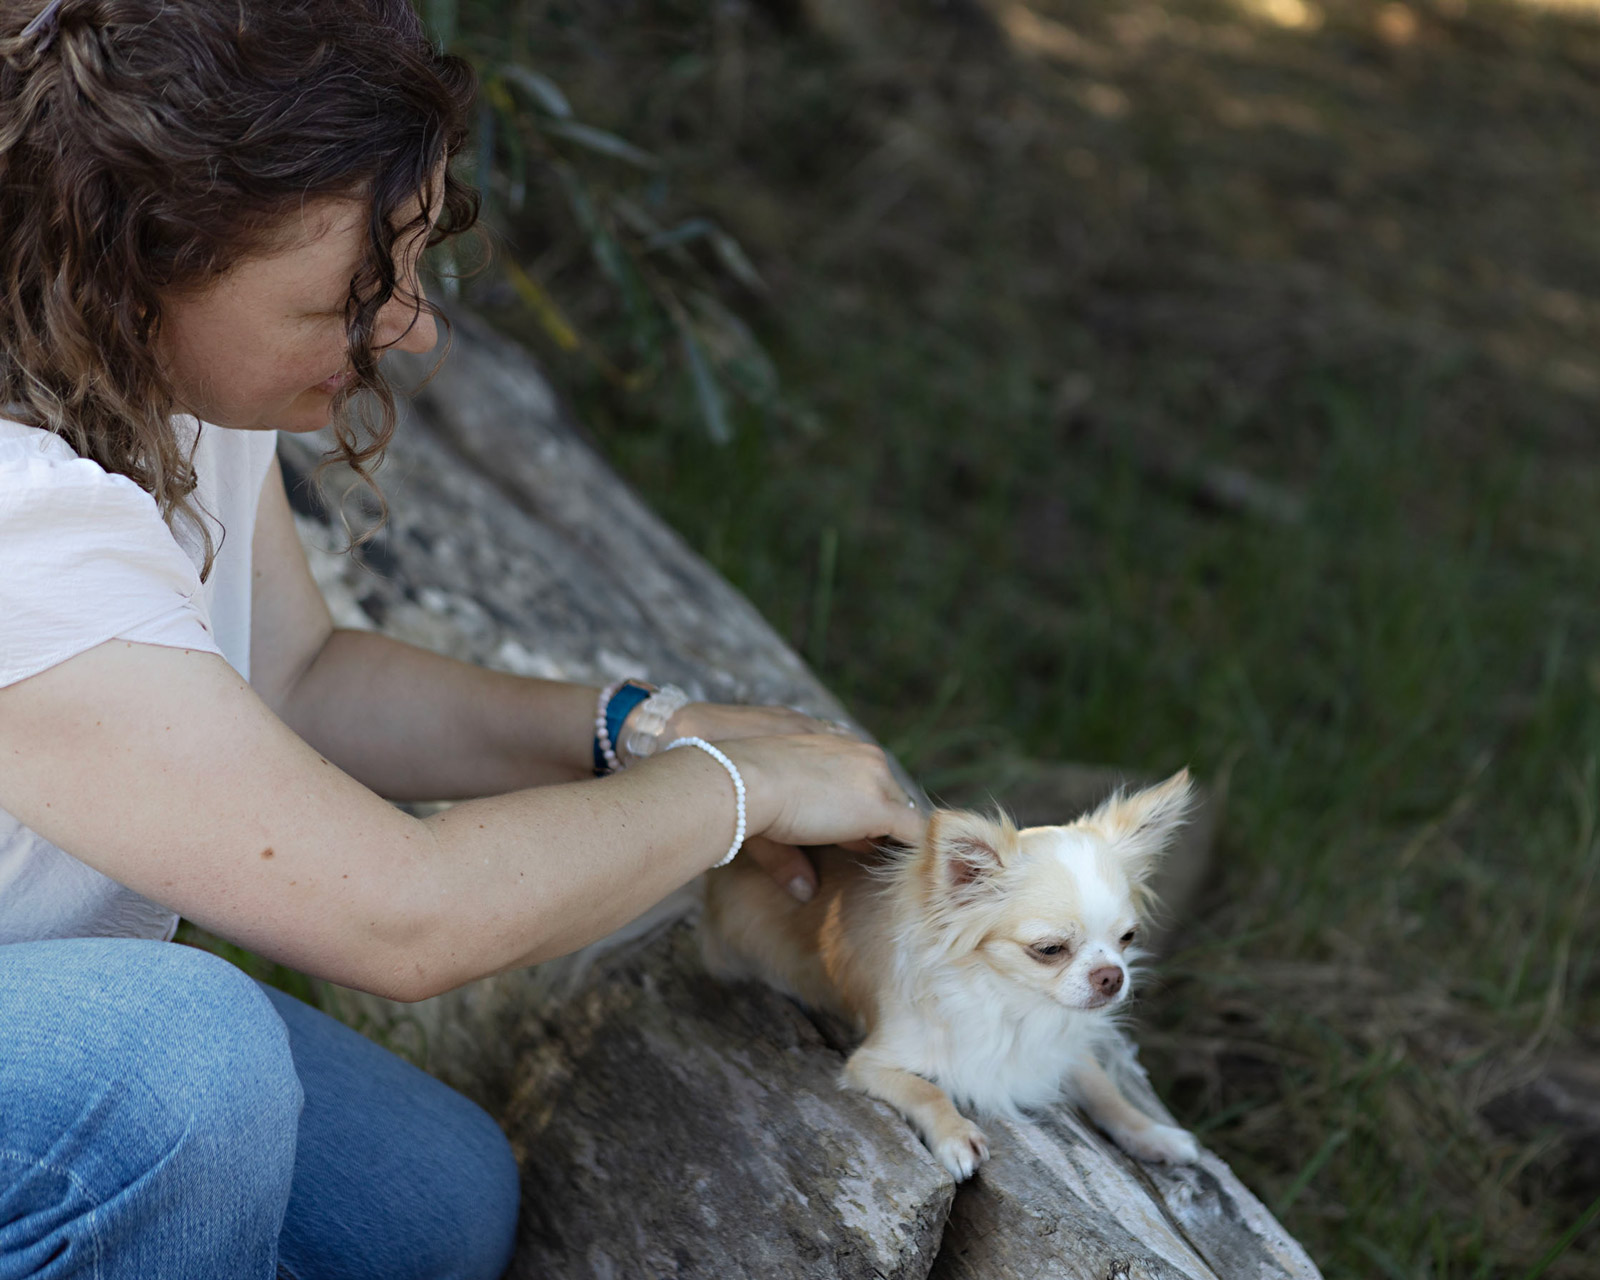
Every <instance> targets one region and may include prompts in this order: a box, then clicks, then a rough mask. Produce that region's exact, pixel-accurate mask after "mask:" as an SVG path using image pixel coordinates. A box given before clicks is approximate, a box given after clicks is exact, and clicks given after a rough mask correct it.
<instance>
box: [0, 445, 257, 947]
mask: <svg viewBox="0 0 1600 1280" xmlns="http://www.w3.org/2000/svg"><path fill="white" fill-rule="evenodd" d="M174 425H175V426H176V427H177V429H178V433H179V439H180V441H181V442H182V443H183V444H184V445H185V446H186V447H187V445H188V444H189V442H191V441H192V440H193V439H194V432H195V430H196V428H197V424H196V422H195V420H194V419H193V418H179V419H176V420H175V422H174ZM276 444H277V433H276V432H272V431H230V430H226V429H224V428H221V427H213V426H206V427H204V428H203V429H200V442H199V446H198V448H197V449H196V450H195V470H196V472H197V475H198V478H199V488H198V489H197V490H196V491H195V494H194V499H193V500H192V505H196V506H197V507H198V508H199V509H200V510H203V511H204V512H205V513H206V516H207V523H208V526H209V528H210V530H211V537H212V541H213V544H214V545H215V546H216V548H217V554H216V560H215V562H214V563H213V564H212V567H211V574H210V577H209V578H208V579H207V580H206V582H205V583H203V584H202V583H201V581H200V567H201V564H202V563H203V545H202V543H201V540H200V538H199V537H198V535H197V534H196V532H195V531H194V529H193V528H192V526H191V525H190V524H189V523H188V522H187V521H185V520H183V519H182V518H181V517H180V518H179V519H178V520H176V521H175V522H174V523H175V526H176V535H175V533H174V530H173V529H169V528H168V527H167V524H166V522H165V521H163V520H162V518H161V513H160V512H159V510H157V508H156V504H155V500H154V499H153V498H152V497H151V496H150V495H149V494H148V493H146V492H145V491H144V490H143V489H141V488H139V486H138V485H136V484H134V483H133V481H131V480H129V479H128V478H127V477H126V476H118V475H111V474H109V473H108V472H106V471H105V470H104V469H103V468H102V467H101V466H100V465H99V464H98V463H94V462H90V461H88V460H87V459H84V458H80V457H78V455H77V454H75V453H74V452H73V451H72V449H71V447H70V446H69V445H68V444H67V443H66V442H65V441H64V440H62V439H61V438H60V437H59V436H55V435H52V434H51V433H50V432H48V431H41V430H39V429H38V428H36V427H25V426H22V425H21V424H19V423H16V422H11V421H8V420H6V419H4V418H0V688H3V687H5V686H6V685H9V684H15V683H16V682H17V681H19V680H25V679H26V678H27V677H29V676H31V675H36V674H38V673H39V672H41V671H44V670H46V669H47V668H49V667H53V666H55V665H56V664H57V663H60V662H65V661H66V660H67V659H68V658H71V657H73V656H75V655H76V654H80V653H83V652H85V651H86V650H89V649H92V648H94V647H95V646H96V645H98V644H101V643H103V642H105V641H107V640H112V639H123V640H133V641H138V642H141V643H145V644H160V645H171V646H174V647H178V648H185V649H202V650H205V651H207V652H210V653H216V654H220V655H221V656H222V657H223V658H225V659H226V660H227V662H228V664H229V665H230V666H232V667H233V669H234V670H235V671H237V672H238V673H239V674H240V675H241V676H243V677H244V678H245V679H246V680H248V679H249V678H250V584H251V574H250V544H251V539H252V537H253V535H254V532H255V523H256V506H257V503H258V502H259V500H260V497H261V485H262V482H263V481H264V480H265V479H266V476H267V468H268V467H270V466H271V465H272V461H273V453H274V449H275V447H276ZM177 923H178V917H177V915H176V914H175V913H174V912H172V911H171V910H169V909H168V908H166V907H164V906H162V905H160V904H159V903H155V902H151V901H150V900H149V899H147V898H143V897H140V896H139V895H138V894H136V893H134V892H133V891H132V890H131V889H127V888H124V887H123V886H122V885H120V884H118V883H117V882H116V881H115V880H112V879H110V878H108V877H106V876H104V875H101V874H100V872H98V871H96V870H94V868H92V867H90V866H88V865H86V864H85V863H82V862H80V861H78V859H76V858H74V857H72V856H71V855H70V854H67V853H64V852H63V851H62V850H60V849H58V848H56V846H55V845H53V844H51V843H50V842H49V841H47V840H45V839H44V838H43V837H42V836H40V835H38V834H37V833H35V832H33V831H31V830H29V829H28V828H27V827H25V826H23V825H22V824H21V823H20V822H18V821H17V819H15V818H14V817H12V816H11V815H10V814H9V813H7V812H5V810H3V809H0V943H7V942H26V941H33V940H37V939H42V938H83V937H131V938H170V937H171V936H172V931H173V930H174V929H175V928H176V927H177Z"/></svg>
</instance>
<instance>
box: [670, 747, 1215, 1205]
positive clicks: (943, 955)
mask: <svg viewBox="0 0 1600 1280" xmlns="http://www.w3.org/2000/svg"><path fill="white" fill-rule="evenodd" d="M1191 798H1192V788H1191V786H1190V782H1189V775H1188V772H1187V770H1185V771H1183V772H1180V773H1178V774H1176V775H1174V776H1173V777H1171V778H1169V779H1168V780H1167V781H1166V782H1163V783H1161V784H1159V785H1157V786H1154V787H1149V788H1146V789H1145V790H1142V791H1137V792H1134V793H1133V794H1131V795H1122V794H1118V795H1114V796H1112V797H1111V798H1110V799H1109V800H1107V801H1106V802H1105V803H1104V804H1102V805H1101V806H1100V807H1099V808H1098V809H1096V810H1094V811H1093V812H1092V813H1090V814H1087V815H1085V816H1084V817H1082V818H1079V819H1078V820H1077V821H1076V822H1073V823H1071V824H1070V825H1068V826H1064V827H1030V828H1028V829H1027V830H1023V831H1019V830H1017V828H1016V827H1015V826H1014V825H1013V824H1012V823H1011V822H1010V821H1009V820H1008V819H1006V818H1004V817H1000V818H986V817H983V816H981V815H979V814H975V813H968V812H963V811H959V810H941V811H940V812H938V813H935V814H934V816H933V818H932V819H931V820H930V822H929V826H928V833H927V836H926V838H925V840H924V841H923V843H922V845H921V847H919V848H916V849H912V850H908V851H906V852H904V853H898V854H890V855H887V860H886V861H885V862H883V863H882V864H880V865H877V866H873V867H866V866H863V865H862V864H861V862H860V860H859V859H857V858H855V857H854V856H852V855H850V854H848V853H846V852H844V851H843V850H840V849H827V850H824V851H822V853H821V865H820V872H821V885H820V888H819V889H818V892H817V895H816V897H815V898H813V899H812V901H810V902H808V903H805V904H801V903H797V902H795V901H794V900H793V899H792V898H791V897H789V896H788V895H787V894H786V893H784V891H783V890H782V889H780V888H779V887H778V886H777V885H776V884H775V883H773V881H772V879H771V878H770V877H769V876H768V875H767V874H766V873H765V872H763V871H762V870H761V869H760V868H759V867H756V866H754V865H751V864H750V863H749V862H748V860H744V859H738V860H735V861H734V862H733V863H732V864H730V865H729V866H728V868H727V869H725V870H722V871H717V872H713V873H712V874H711V876H710V877H709V878H708V880H707V882H706V909H705V916H704V921H703V924H702V929H701V939H702V949H703V951H704V953H705V957H706V963H707V966H708V967H709V968H710V969H711V970H712V971H713V972H714V973H720V974H723V975H725V976H754V977H758V978H760V979H762V980H764V981H766V982H768V983H770V984H771V985H773V986H775V987H778V988H779V989H780V990H783V991H786V992H788V993H789V994H790V995H793V996H795V997H796V998H797V999H799V1000H800V1001H801V1002H802V1003H804V1004H807V1005H809V1006H811V1007H813V1008H815V1009H819V1010H828V1011H831V1012H834V1013H838V1014H841V1015H843V1016H845V1017H846V1018H848V1019H850V1020H851V1021H852V1022H854V1023H855V1025H856V1027H857V1029H858V1031H860V1032H861V1033H862V1034H863V1035H864V1036H865V1039H864V1040H863V1041H862V1043H861V1045H860V1047H859V1048H857V1049H856V1051H855V1052H854V1053H853V1054H851V1055H850V1058H849V1060H848V1061H847V1062H846V1063H845V1067H844V1082H845V1083H846V1084H847V1085H850V1086H852V1087H854V1088H857V1089H860V1090H862V1091H863V1092H865V1093H868V1094H870V1095H872V1096H873V1097H875V1098H881V1099H882V1100H883V1101H885V1102H887V1103H889V1105H891V1106H892V1107H894V1108H896V1109H897V1110H898V1111H899V1112H900V1113H901V1114H902V1115H904V1116H905V1117H906V1118H907V1119H908V1120H910V1122H911V1123H912V1125H914V1126H915V1127H916V1129H917V1131H918V1132H919V1133H920V1134H921V1136H922V1139H923V1141H924V1142H926V1143H927V1145H928V1149H929V1150H930V1151H932V1152H933V1154H934V1155H935V1156H936V1157H937V1158H938V1160H939V1161H940V1162H941V1163H942V1164H943V1165H944V1166H945V1168H947V1169H948V1170H950V1172H951V1174H953V1175H954V1176H955V1178H956V1179H957V1180H958V1181H960V1180H961V1179H964V1178H967V1177H969V1176H970V1175H971V1174H972V1173H973V1171H974V1170H976V1169H977V1167H978V1166H979V1165H980V1164H982V1163H983V1161H984V1160H986V1159H988V1156H989V1146H988V1140H987V1138H986V1137H985V1136H984V1133H983V1130H981V1129H980V1128H978V1126H977V1125H975V1124H973V1123H972V1121H970V1120H968V1119H967V1118H966V1117H965V1116H963V1115H962V1114H961V1113H960V1112H959V1111H957V1110H956V1106H955V1103H954V1102H953V1101H952V1096H953V1097H954V1098H955V1099H957V1100H959V1101H961V1102H962V1103H964V1104H965V1105H967V1106H969V1107H972V1108H976V1109H977V1110H978V1111H980V1112H993V1113H997V1114H1000V1115H1015V1114H1017V1113H1018V1112H1019V1111H1024V1110H1028V1109H1031V1108H1036V1107H1041V1106H1045V1105H1048V1104H1050V1103H1053V1102H1056V1101H1057V1100H1059V1099H1062V1098H1066V1099H1069V1100H1071V1101H1073V1102H1076V1103H1078V1104H1080V1105H1081V1106H1082V1107H1083V1108H1084V1110H1085V1111H1087V1112H1088V1114H1089V1117H1090V1118H1091V1119H1092V1120H1093V1121H1094V1122H1095V1123H1096V1124H1098V1125H1099V1126H1100V1128H1102V1129H1104V1130H1105V1131H1106V1133H1108V1134H1109V1135H1110V1136H1111V1137H1112V1138H1113V1139H1114V1140H1115V1141H1116V1142H1117V1144H1118V1145H1119V1146H1121V1147H1122V1148H1123V1149H1124V1150H1125V1151H1128V1152H1130V1153H1131V1154H1133V1155H1135V1156H1138V1157H1139V1158H1141V1159H1144V1160H1158V1161H1167V1162H1173V1163H1188V1162H1190V1161H1193V1160H1195V1159H1197V1158H1198V1156H1199V1147H1198V1145H1197V1144H1196V1142H1195V1140H1194V1138H1193V1137H1192V1136H1190V1135H1189V1134H1188V1133H1186V1132H1185V1131H1184V1130H1182V1129H1178V1128H1175V1127H1173V1126H1172V1125H1167V1124H1160V1123H1158V1122H1157V1121H1155V1120H1153V1119H1151V1118H1150V1117H1149V1116H1147V1115H1145V1114H1144V1113H1143V1112H1141V1111H1139V1110H1138V1109H1137V1108H1135V1107H1134V1106H1133V1104H1132V1103H1130V1102H1129V1101H1128V1100H1127V1099H1126V1098H1125V1097H1123V1095H1122V1092H1121V1090H1119V1089H1118V1088H1117V1086H1116V1084H1115V1083H1114V1082H1113V1081H1112V1079H1111V1077H1110V1076H1108V1075H1107V1074H1106V1071H1105V1069H1104V1067H1102V1066H1101V1065H1100V1061H1099V1056H1098V1052H1097V1051H1098V1050H1100V1049H1101V1048H1102V1047H1103V1046H1104V1045H1105V1043H1106V1041H1107V1040H1108V1039H1109V1038H1110V1037H1111V1035H1112V1033H1113V1031H1114V1029H1115V1026H1116V1022H1115V1019H1116V1016H1117V1014H1118V1011H1119V1010H1120V1009H1122V1008H1123V1007H1124V1006H1125V1005H1126V1003H1127V1000H1128V994H1129V990H1130V987H1131V976H1132V971H1133V965H1134V963H1135V962H1136V960H1137V959H1138V957H1139V955H1140V952H1139V950H1138V947H1137V945H1136V944H1137V941H1138V936H1139V927H1140V920H1139V917H1140V914H1141V909H1142V908H1144V907H1146V906H1147V905H1148V893H1147V891H1146V889H1145V885H1146V883H1147V881H1148V879H1149V876H1150V873H1151V871H1152V870H1153V869H1154V867H1155V865H1156V863H1157V862H1158V861H1159V859H1160V858H1161V856H1162V854H1163V853H1164V852H1165V851H1166V848H1167V845H1168V844H1169V842H1170V841H1171V838H1172V836H1173V834H1174V833H1175V832H1176V830H1177V828H1178V827H1179V826H1181V825H1182V824H1183V821H1184V819H1185V816H1186V815H1187V812H1188V809H1189V805H1190V802H1191Z"/></svg>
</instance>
